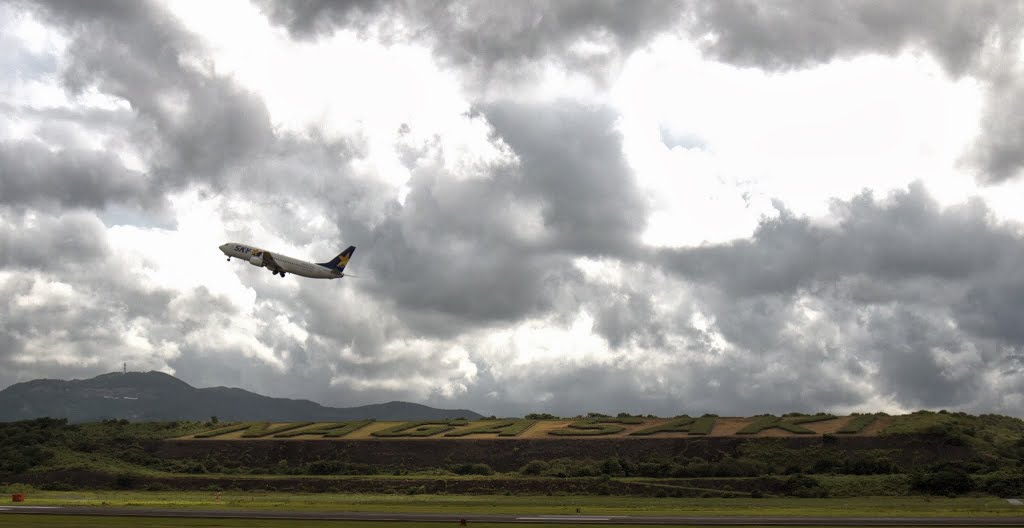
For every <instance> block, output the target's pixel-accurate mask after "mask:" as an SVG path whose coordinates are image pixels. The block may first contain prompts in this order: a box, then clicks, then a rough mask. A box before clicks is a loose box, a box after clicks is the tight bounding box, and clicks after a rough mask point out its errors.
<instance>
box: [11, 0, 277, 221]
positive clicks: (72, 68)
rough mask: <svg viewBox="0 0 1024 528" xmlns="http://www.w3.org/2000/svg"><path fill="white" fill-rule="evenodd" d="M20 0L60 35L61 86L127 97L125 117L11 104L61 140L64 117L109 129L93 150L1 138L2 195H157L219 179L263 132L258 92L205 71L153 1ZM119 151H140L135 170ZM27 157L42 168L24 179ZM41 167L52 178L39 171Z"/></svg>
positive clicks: (138, 201) (256, 148) (203, 60)
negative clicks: (142, 168) (140, 167)
mask: <svg viewBox="0 0 1024 528" xmlns="http://www.w3.org/2000/svg"><path fill="white" fill-rule="evenodd" d="M23 5H24V6H25V7H27V8H29V9H31V10H32V11H33V12H34V13H35V14H36V15H38V16H39V18H40V20H42V21H43V22H44V23H48V24H54V25H56V27H58V28H60V29H61V30H62V31H63V32H65V34H66V36H67V37H68V38H69V44H68V46H67V54H66V56H65V57H63V58H62V61H61V62H60V64H61V65H62V70H61V71H60V72H59V73H60V75H61V78H62V80H63V84H64V86H65V88H66V89H67V90H68V92H69V94H70V95H72V96H74V95H78V94H81V93H83V92H85V91H86V90H90V89H95V90H96V91H98V92H100V93H103V94H107V95H110V96H114V97H116V98H118V99H120V100H123V101H126V102H127V103H128V104H129V105H130V109H131V112H132V113H134V117H135V119H132V120H130V121H128V122H126V119H125V113H126V112H125V111H124V110H109V111H102V110H91V111H87V112H83V111H77V110H52V109H51V110H42V111H41V110H38V109H33V108H31V107H29V108H14V109H12V110H13V111H14V112H15V113H17V114H19V115H28V116H30V117H37V118H42V119H45V121H42V124H41V125H40V126H38V127H37V128H36V130H34V131H33V132H34V135H35V136H37V137H39V138H42V139H44V140H49V142H56V143H58V144H60V143H63V142H64V141H66V136H67V135H69V134H72V133H74V128H75V127H76V126H82V127H85V128H86V129H87V130H89V131H90V132H91V133H95V132H100V133H104V132H109V133H111V134H112V135H113V138H112V139H111V140H110V141H108V142H107V144H106V145H105V147H106V148H105V149H104V151H102V152H96V153H88V152H81V151H76V150H72V149H69V150H67V151H62V152H59V153H57V154H51V155H49V156H47V155H46V153H45V152H42V151H41V150H40V149H41V148H42V147H41V146H40V145H37V144H32V143H23V144H17V145H5V147H4V151H3V157H2V159H0V163H4V164H5V165H7V164H11V167H10V168H9V169H8V170H4V171H2V173H0V174H2V175H3V179H2V180H0V184H2V185H4V186H5V187H6V189H5V191H10V192H4V193H3V195H4V197H5V198H6V199H9V200H18V199H23V198H29V199H39V200H42V199H45V198H48V197H49V198H52V199H55V200H58V201H60V202H61V204H62V205H83V206H87V207H101V206H103V205H105V204H106V203H108V202H114V203H118V202H120V203H129V204H131V205H143V206H147V205H153V204H159V203H161V201H160V198H154V197H162V195H163V194H164V193H166V192H168V191H173V190H178V189H181V188H183V187H185V186H186V185H188V184H189V183H191V182H203V183H206V184H208V185H211V186H213V187H214V188H222V187H223V183H224V179H225V178H226V174H228V169H233V168H234V169H237V168H238V167H239V166H241V165H243V164H245V163H247V162H248V160H249V159H250V158H251V157H253V156H255V155H256V154H258V153H261V152H262V151H263V150H264V149H265V148H267V147H268V146H269V145H270V142H271V141H272V140H273V139H274V134H273V131H272V129H271V125H270V120H269V115H268V113H267V110H266V108H265V106H264V104H263V102H262V101H261V100H259V99H258V98H257V97H256V96H254V95H253V94H251V93H249V92H247V91H245V90H243V89H241V88H239V87H238V86H237V85H236V84H235V83H234V81H233V80H231V79H228V78H225V77H220V76H217V75H215V74H213V73H212V71H208V70H212V67H211V66H210V63H209V61H208V59H207V57H206V54H207V52H206V50H205V49H204V48H203V47H202V45H201V44H200V42H199V40H198V39H197V38H196V37H195V36H194V35H192V34H191V33H189V32H188V31H186V30H185V29H184V28H182V26H181V24H180V22H179V21H178V20H177V19H176V18H175V17H173V16H172V15H171V14H170V13H168V12H167V11H166V10H164V9H163V8H162V7H161V6H159V5H157V4H153V3H149V2H101V3H78V2H75V3H66V2H39V3H36V2H25V3H23ZM40 113H42V114H44V115H40ZM33 114H34V115H33ZM55 114H60V115H55ZM48 118H59V119H60V121H56V122H55V121H52V120H51V119H48ZM97 125H99V126H97ZM62 136H64V137H65V139H64V141H62ZM119 151H124V152H126V153H129V154H132V155H138V156H140V157H141V158H142V159H144V160H145V161H146V162H147V165H148V169H147V173H146V174H138V173H135V172H134V171H130V170H127V169H125V168H124V167H123V164H122V163H121V162H120V161H119V158H118V155H119ZM47 158H52V160H50V161H47ZM37 159H39V160H40V161H41V162H42V163H43V164H44V167H43V169H44V170H43V171H42V175H43V176H44V178H41V179H39V180H37V181H36V180H33V181H31V182H29V181H26V180H28V179H30V178H26V177H24V176H23V174H24V173H25V172H26V170H25V167H24V164H25V163H29V164H31V163H34V162H35V161H36V160H37ZM19 162H22V164H21V165H19ZM29 166H30V167H31V165H29ZM33 172H34V169H33ZM54 173H56V174H54ZM50 174H54V177H56V178H60V179H61V180H62V181H63V183H64V185H61V184H59V183H60V182H57V181H53V178H50V179H47V178H45V176H47V175H50ZM12 178H13V180H11V179H12ZM76 185H77V186H76Z"/></svg>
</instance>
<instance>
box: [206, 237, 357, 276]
mask: <svg viewBox="0 0 1024 528" xmlns="http://www.w3.org/2000/svg"><path fill="white" fill-rule="evenodd" d="M220 250H221V252H223V253H224V254H225V255H227V256H228V261H229V262H230V261H231V257H236V258H240V259H244V260H246V261H248V262H249V264H252V265H253V266H259V267H263V268H267V269H269V270H270V271H272V272H273V273H274V275H280V276H282V277H284V274H285V273H294V274H296V275H301V276H303V277H309V278H311V279H340V278H342V277H344V276H345V274H344V273H342V272H343V271H344V270H345V265H346V264H348V259H350V258H352V253H355V251H356V247H355V246H349V247H348V249H346V250H345V251H342V252H341V253H340V254H339V255H338V256H337V257H334V258H333V259H331V260H329V261H327V262H320V263H317V264H314V263H312V262H306V261H304V260H299V259H296V258H292V257H286V256H284V255H282V254H280V253H271V252H269V251H266V250H263V249H259V248H254V247H252V246H247V245H245V244H237V243H235V242H228V243H227V244H221V246H220ZM350 276H353V277H354V275H350Z"/></svg>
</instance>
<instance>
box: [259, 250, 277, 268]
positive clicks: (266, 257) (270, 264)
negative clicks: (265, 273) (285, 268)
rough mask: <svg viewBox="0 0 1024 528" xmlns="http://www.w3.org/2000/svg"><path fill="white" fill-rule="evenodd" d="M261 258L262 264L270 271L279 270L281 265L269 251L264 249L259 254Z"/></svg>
mask: <svg viewBox="0 0 1024 528" xmlns="http://www.w3.org/2000/svg"><path fill="white" fill-rule="evenodd" d="M261 258H262V259H263V266H264V267H266V268H267V269H269V270H271V271H281V265H280V264H278V263H277V261H276V260H274V256H273V255H271V254H270V252H269V251H264V252H263V255H262V256H261Z"/></svg>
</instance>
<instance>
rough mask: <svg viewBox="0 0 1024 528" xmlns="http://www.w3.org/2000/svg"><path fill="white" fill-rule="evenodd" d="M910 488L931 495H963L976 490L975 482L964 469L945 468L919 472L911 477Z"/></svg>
mask: <svg viewBox="0 0 1024 528" xmlns="http://www.w3.org/2000/svg"><path fill="white" fill-rule="evenodd" d="M910 487H911V488H913V489H914V490H916V491H920V492H923V493H927V494H929V495H948V496H953V495H961V494H964V493H967V492H970V491H973V490H974V488H975V484H974V480H973V479H971V476H970V475H969V474H968V473H967V472H966V471H964V470H963V469H959V468H955V467H948V466H947V467H944V468H941V469H936V470H932V471H919V472H915V473H914V474H912V475H911V476H910Z"/></svg>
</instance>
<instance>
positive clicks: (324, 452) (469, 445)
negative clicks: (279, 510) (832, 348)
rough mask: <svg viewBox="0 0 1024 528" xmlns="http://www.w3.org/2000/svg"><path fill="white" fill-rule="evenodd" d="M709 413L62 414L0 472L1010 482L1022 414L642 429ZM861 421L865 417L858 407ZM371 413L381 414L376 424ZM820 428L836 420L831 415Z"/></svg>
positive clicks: (882, 487) (385, 484) (398, 488)
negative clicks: (650, 418) (421, 417)
mask: <svg viewBox="0 0 1024 528" xmlns="http://www.w3.org/2000/svg"><path fill="white" fill-rule="evenodd" d="M829 418H830V415H814V416H806V415H801V416H793V415H787V416H783V417H759V418H758V419H756V420H755V423H758V424H759V427H761V429H760V430H764V429H766V428H767V426H772V427H779V424H780V423H782V424H784V426H788V425H792V426H795V427H798V426H800V425H801V423H808V422H809V421H818V420H826V419H829ZM875 418H876V419H877V417H875ZM857 419H859V417H857ZM714 420H715V417H713V416H705V417H701V418H692V417H687V416H682V417H677V418H675V419H673V420H669V421H667V422H665V423H663V424H662V425H658V426H654V427H648V428H647V429H640V430H638V431H635V435H625V434H624V435H621V436H620V437H618V438H616V439H615V440H614V441H606V440H598V439H594V440H581V441H578V442H577V441H553V438H552V437H547V438H544V439H541V438H536V439H532V438H531V436H530V435H529V434H522V433H523V431H527V430H528V428H529V427H530V426H531V425H532V424H533V423H534V421H533V420H519V419H502V420H489V421H482V422H474V423H467V422H466V421H464V420H449V421H437V422H411V423H403V424H395V426H394V427H390V428H388V429H384V430H383V431H378V432H377V436H380V437H384V438H388V437H414V438H422V437H429V436H434V437H438V438H439V440H438V441H429V442H419V441H405V442H393V443H390V444H389V445H388V446H387V449H384V450H381V449H379V448H378V447H377V446H381V445H384V444H383V442H381V443H377V442H370V441H366V440H365V438H366V437H367V436H368V435H366V434H362V435H360V438H361V439H362V440H363V441H362V444H361V445H358V446H356V447H355V448H354V447H352V446H351V445H349V444H342V443H338V444H334V445H332V444H330V443H327V442H311V443H309V444H308V445H309V446H311V447H310V448H309V449H305V448H304V447H302V444H301V442H302V441H301V440H290V441H289V442H288V443H287V449H285V448H284V444H285V442H281V443H280V444H278V445H275V444H274V443H273V441H272V440H258V441H248V442H247V441H243V440H240V439H232V440H226V441H224V442H222V443H220V444H218V445H217V446H216V448H215V449H210V448H209V447H210V444H208V443H206V442H188V441H181V442H178V441H175V442H169V443H164V442H162V441H161V440H164V439H170V438H180V437H183V436H188V435H192V434H196V433H200V434H206V435H210V437H212V438H216V437H217V436H215V435H214V434H211V433H215V434H216V435H227V434H228V433H227V432H226V431H227V430H231V431H232V432H234V433H236V434H234V435H233V436H232V438H234V437H237V436H244V434H245V433H251V434H253V435H254V436H256V435H259V436H260V437H262V438H269V437H270V435H278V436H277V437H278V438H296V437H298V438H301V437H302V436H303V435H312V436H315V437H325V438H326V437H333V436H334V435H337V436H338V437H341V436H344V435H346V434H350V433H351V432H352V431H355V430H357V429H359V428H361V427H365V426H366V425H367V423H368V422H365V421H361V422H336V423H328V424H313V425H309V424H287V425H286V426H282V425H277V426H274V425H271V424H268V423H266V422H259V423H252V422H248V423H242V424H226V425H225V424H219V425H224V427H220V428H219V429H216V430H214V431H208V432H205V433H204V432H203V431H205V430H207V429H210V428H213V427H215V425H214V424H212V423H211V422H170V423H129V422H127V421H125V420H108V421H105V422H100V423H91V424H76V425H69V424H67V423H66V422H65V421H63V420H48V419H42V420H32V421H25V422H15V423H0V483H2V482H34V483H36V485H37V486H39V487H41V488H45V489H47V490H71V489H83V488H84V489H89V488H90V487H94V486H97V485H99V486H104V487H111V488H119V489H135V490H139V489H153V490H160V489H163V490H169V489H203V488H206V489H210V490H215V489H219V490H223V491H231V490H241V489H254V488H259V489H263V488H265V489H292V490H307V491H320V492H338V493H357V492H364V491H368V490H375V491H381V492H388V493H399V494H403V493H417V494H429V493H453V494H456V493H501V492H507V493H513V494H530V493H534V494H536V493H545V492H548V493H552V494H559V493H566V494H568V493H572V494H588V495H601V494H604V495H613V496H614V495H638V496H642V495H646V496H649V497H652V498H658V497H669V498H671V497H684V496H686V497H700V496H743V497H779V496H785V495H791V496H796V497H822V496H828V497H855V496H862V495H865V494H871V495H883V496H913V495H933V496H936V495H937V496H947V495H963V494H972V495H989V496H998V497H1016V496H1021V495H1024V422H1022V421H1021V420H1019V419H1016V418H1009V417H1001V416H992V415H983V416H969V415H965V414H962V413H946V412H938V413H933V412H918V413H914V414H912V415H907V416H896V417H886V418H885V421H884V422H883V423H884V425H885V430H884V432H885V435H884V436H881V437H857V438H851V437H849V436H842V435H837V434H826V435H823V436H812V435H806V434H804V435H802V436H800V437H796V436H787V437H781V436H777V437H763V436H758V437H751V436H747V437H745V438H744V437H740V438H723V437H714V436H710V437H709V436H705V437H704V438H697V439H690V440H687V439H685V438H679V439H677V440H671V441H667V442H665V441H662V442H650V441H646V440H644V439H645V438H650V437H651V436H650V435H653V434H656V433H659V432H661V433H673V432H674V433H677V434H678V433H689V434H690V435H693V434H694V431H695V430H700V429H701V428H704V430H709V429H710V428H711V427H712V425H713V424H714ZM719 420H721V419H719ZM850 421H854V420H850ZM862 421H863V422H864V423H867V419H866V418H864V419H863V420H862ZM639 423H643V419H641V418H639V417H633V416H620V417H608V416H595V415H591V416H588V417H586V418H582V417H581V418H580V419H578V420H577V421H575V422H572V423H571V424H570V425H569V426H567V427H565V428H564V429H561V430H556V431H555V432H552V433H553V434H554V435H556V436H557V435H566V434H568V435H594V434H597V435H601V434H612V433H609V432H607V431H609V429H611V430H617V431H619V432H622V431H625V430H626V429H627V428H626V426H627V425H634V427H633V428H631V429H636V428H637V427H635V424H639ZM386 425H391V424H379V425H378V427H385V426H386ZM552 425H553V424H551V423H550V422H548V423H547V425H546V427H545V428H544V431H539V432H538V431H535V433H536V435H535V436H540V435H544V434H545V431H546V429H547V428H550V427H551V426H552ZM847 425H849V424H847ZM877 425H879V424H878V423H877V422H876V426H877ZM640 427H641V428H642V427H644V426H642V425H641V426H640ZM831 427H832V430H835V429H836V428H838V427H839V424H838V423H837V424H832V426H831ZM876 428H877V427H876ZM652 429H654V430H653V431H652ZM781 430H787V429H784V428H781ZM557 431H561V432H557ZM445 433H448V434H447V435H445ZM516 434H518V435H520V437H525V439H523V440H520V439H516V440H508V441H505V440H503V441H502V442H501V443H502V446H501V449H499V450H492V449H490V447H489V446H491V445H492V444H487V443H483V442H482V443H475V442H470V440H468V439H466V440H458V441H457V440H456V439H454V438H450V439H448V441H441V440H440V438H441V435H445V436H449V435H450V436H454V437H463V438H466V437H469V438H473V436H471V435H480V436H483V435H492V436H506V437H508V436H513V435H516ZM545 436H546V435H545ZM645 442H646V445H645ZM683 443H685V446H683ZM352 444H359V442H352ZM549 446H550V448H549ZM680 447H685V449H680ZM463 448H465V449H463ZM381 451H383V452H381ZM22 479H23V480H22ZM0 487H2V486H0ZM1022 514H1024V511H1022Z"/></svg>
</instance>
